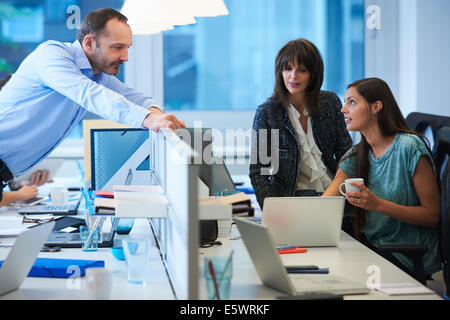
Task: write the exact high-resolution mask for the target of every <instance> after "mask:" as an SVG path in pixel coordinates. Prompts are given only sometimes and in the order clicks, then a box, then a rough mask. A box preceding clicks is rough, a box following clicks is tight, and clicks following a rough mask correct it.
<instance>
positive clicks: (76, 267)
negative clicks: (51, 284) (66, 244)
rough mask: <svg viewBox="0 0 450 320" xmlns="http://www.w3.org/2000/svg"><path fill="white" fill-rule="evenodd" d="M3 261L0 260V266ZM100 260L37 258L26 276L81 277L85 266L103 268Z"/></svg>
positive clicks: (103, 263) (102, 262) (103, 262)
mask: <svg viewBox="0 0 450 320" xmlns="http://www.w3.org/2000/svg"><path fill="white" fill-rule="evenodd" d="M2 264H3V261H0V267H1V266H2ZM104 267H105V261H102V260H72V259H48V258H37V259H36V261H35V262H34V264H33V267H31V270H30V272H29V273H28V277H41V278H69V277H83V276H84V275H85V274H86V268H104Z"/></svg>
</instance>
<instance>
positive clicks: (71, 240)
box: [45, 217, 119, 248]
mask: <svg viewBox="0 0 450 320" xmlns="http://www.w3.org/2000/svg"><path fill="white" fill-rule="evenodd" d="M62 219H66V220H67V219H73V220H74V222H73V223H69V224H68V223H66V222H65V221H58V222H59V224H60V225H66V226H65V228H68V227H74V228H76V231H75V232H64V231H61V230H54V231H52V232H51V233H50V236H49V237H48V239H47V240H46V242H45V245H46V246H47V247H60V248H81V237H80V231H79V227H80V226H81V225H85V224H86V223H85V222H84V219H78V218H72V217H63V218H62ZM75 219H76V220H75ZM77 220H78V223H77ZM118 223H119V219H118V218H115V219H114V220H113V222H112V223H111V229H110V230H109V231H108V232H102V233H101V236H100V238H99V239H98V247H99V248H108V247H112V246H113V244H114V236H115V234H116V228H117V224H118Z"/></svg>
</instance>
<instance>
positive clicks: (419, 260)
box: [379, 126, 450, 299]
mask: <svg viewBox="0 0 450 320" xmlns="http://www.w3.org/2000/svg"><path fill="white" fill-rule="evenodd" d="M436 139H437V140H436V142H437V143H436V144H435V146H434V148H433V159H434V161H435V163H436V169H437V172H438V174H439V177H440V189H441V203H440V207H441V213H440V222H439V232H440V234H439V246H440V248H439V249H440V254H441V262H442V269H443V278H444V283H445V287H446V290H445V296H444V297H445V298H446V299H449V298H450V160H449V159H450V126H448V127H443V128H441V129H440V130H439V131H438V133H437V134H436ZM379 249H380V250H384V251H386V252H390V253H402V254H405V255H406V256H408V257H409V258H410V259H412V261H413V264H414V275H415V278H416V280H417V281H419V282H421V283H422V284H423V285H425V286H426V285H427V281H426V276H425V271H424V266H423V256H424V254H425V253H426V252H427V251H428V248H427V246H424V245H403V244H399V245H391V246H380V247H379Z"/></svg>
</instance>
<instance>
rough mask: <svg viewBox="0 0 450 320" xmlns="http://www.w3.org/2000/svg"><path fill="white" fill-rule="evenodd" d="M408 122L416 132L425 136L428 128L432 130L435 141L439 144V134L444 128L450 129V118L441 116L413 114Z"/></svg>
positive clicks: (408, 118)
mask: <svg viewBox="0 0 450 320" xmlns="http://www.w3.org/2000/svg"><path fill="white" fill-rule="evenodd" d="M406 122H407V123H408V124H409V126H410V127H411V128H412V129H414V130H415V131H417V132H419V133H422V134H424V133H425V131H426V130H427V128H431V131H432V133H433V141H430V142H431V143H434V144H437V141H438V139H437V134H438V131H439V129H441V128H442V127H450V117H446V116H439V115H434V114H428V113H421V112H412V113H410V114H409V115H408V116H407V117H406Z"/></svg>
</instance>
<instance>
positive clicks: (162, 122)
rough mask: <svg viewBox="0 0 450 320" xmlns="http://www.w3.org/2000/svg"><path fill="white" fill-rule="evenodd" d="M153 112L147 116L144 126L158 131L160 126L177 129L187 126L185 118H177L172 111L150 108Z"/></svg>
mask: <svg viewBox="0 0 450 320" xmlns="http://www.w3.org/2000/svg"><path fill="white" fill-rule="evenodd" d="M150 110H151V111H152V113H150V114H149V115H148V116H147V117H145V119H144V121H143V122H142V126H143V127H144V128H147V129H150V130H152V131H155V132H158V131H159V129H160V128H170V129H172V130H177V129H180V128H186V125H185V124H184V121H183V120H180V119H177V117H175V116H174V115H173V114H172V113H163V112H161V110H159V109H158V108H150Z"/></svg>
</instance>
